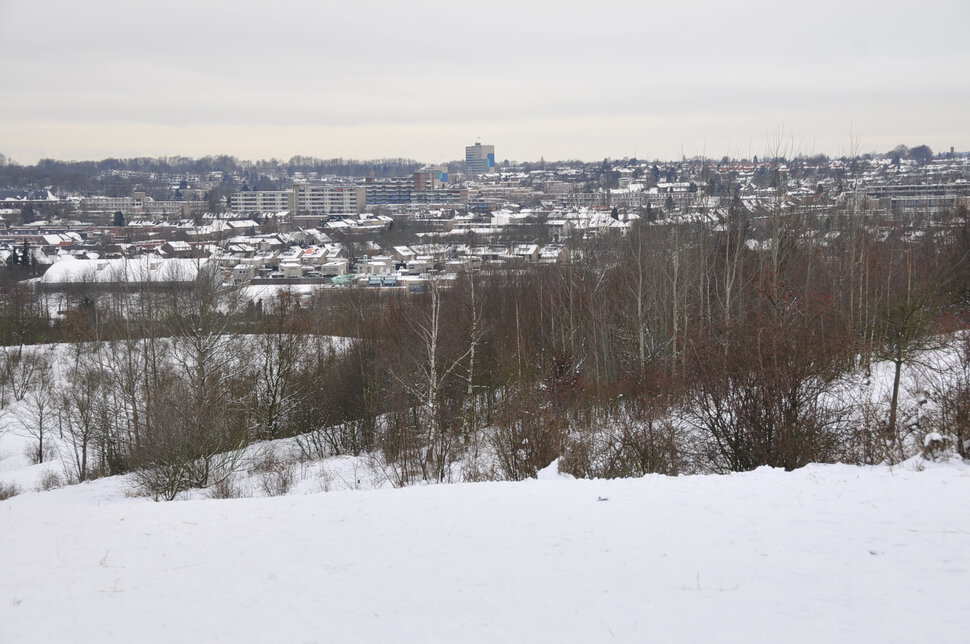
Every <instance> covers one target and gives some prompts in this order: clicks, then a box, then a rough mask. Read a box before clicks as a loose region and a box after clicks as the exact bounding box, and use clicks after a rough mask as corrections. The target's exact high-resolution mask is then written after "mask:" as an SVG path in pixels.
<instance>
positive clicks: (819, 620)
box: [0, 460, 970, 644]
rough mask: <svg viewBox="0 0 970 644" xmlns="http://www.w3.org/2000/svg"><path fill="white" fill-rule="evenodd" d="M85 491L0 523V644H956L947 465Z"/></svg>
mask: <svg viewBox="0 0 970 644" xmlns="http://www.w3.org/2000/svg"><path fill="white" fill-rule="evenodd" d="M918 470H921V471H918ZM101 484H102V483H101V482H95V483H91V484H84V485H81V486H71V487H70V488H64V489H62V490H56V491H52V492H44V493H37V492H27V493H24V494H22V495H20V496H17V497H14V498H12V499H9V500H7V501H4V502H2V503H0V641H2V642H55V641H60V642H105V641H114V642H166V643H172V642H462V643H463V644H467V643H469V642H530V643H534V642H557V643H561V642H583V643H589V642H613V641H617V642H745V643H750V642H813V643H814V642H966V641H968V639H970V635H968V633H970V600H968V592H967V589H968V587H970V512H968V511H967V509H968V508H970V467H968V466H967V465H965V464H962V463H958V462H953V461H951V462H949V463H944V464H937V463H927V464H925V466H924V465H921V464H920V463H919V462H918V461H915V460H914V461H909V462H907V463H905V464H903V465H901V466H897V467H895V468H892V469H890V468H888V467H875V468H861V467H850V466H841V465H833V466H821V465H820V466H812V467H807V468H804V469H802V470H799V471H796V472H791V473H785V472H782V471H777V470H770V469H760V470H756V471H754V472H750V473H746V474H737V475H732V476H694V477H680V478H665V477H660V476H651V477H646V478H643V479H635V480H614V481H584V480H564V479H554V480H538V481H527V482H522V483H481V484H460V485H439V486H427V487H417V488H408V489H399V490H395V489H381V490H370V491H360V492H356V491H340V492H329V493H322V492H321V493H314V494H306V495H302V496H284V497H276V498H250V499H237V500H192V501H181V502H173V503H151V502H144V501H134V500H132V499H125V498H124V497H123V496H122V495H121V494H119V495H118V496H117V497H115V498H114V499H113V500H112V499H111V498H108V497H105V501H104V502H103V504H101V505H92V504H89V503H76V504H71V503H65V502H63V495H65V494H77V492H78V491H80V490H78V489H79V488H80V489H83V488H84V487H86V486H97V485H101ZM72 490H74V491H73V492H72ZM58 498H61V499H62V500H61V502H58V501H57V499H58Z"/></svg>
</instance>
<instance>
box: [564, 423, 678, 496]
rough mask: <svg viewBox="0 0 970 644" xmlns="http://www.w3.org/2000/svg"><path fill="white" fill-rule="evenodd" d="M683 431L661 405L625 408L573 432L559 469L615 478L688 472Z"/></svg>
mask: <svg viewBox="0 0 970 644" xmlns="http://www.w3.org/2000/svg"><path fill="white" fill-rule="evenodd" d="M689 470H690V467H689V465H688V458H687V455H686V449H685V436H684V431H683V430H682V429H681V428H680V427H679V426H678V425H677V424H676V423H675V422H674V421H673V420H672V419H671V417H670V415H669V413H667V412H661V410H647V409H644V408H642V407H639V406H637V407H629V408H625V409H622V410H619V411H618V412H617V413H614V414H608V415H605V417H603V418H602V419H599V420H598V421H597V422H596V423H594V424H593V425H592V426H590V427H587V428H583V429H580V430H579V431H574V432H573V433H572V434H571V435H570V438H569V440H568V442H567V445H566V451H565V454H564V455H563V458H562V461H561V462H560V471H562V472H566V473H569V474H572V475H573V476H577V477H584V478H619V477H628V476H643V475H645V474H668V475H676V474H680V473H683V472H685V471H689Z"/></svg>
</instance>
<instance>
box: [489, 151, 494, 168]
mask: <svg viewBox="0 0 970 644" xmlns="http://www.w3.org/2000/svg"><path fill="white" fill-rule="evenodd" d="M488 167H490V168H494V167H495V153H494V152H491V153H489V155H488Z"/></svg>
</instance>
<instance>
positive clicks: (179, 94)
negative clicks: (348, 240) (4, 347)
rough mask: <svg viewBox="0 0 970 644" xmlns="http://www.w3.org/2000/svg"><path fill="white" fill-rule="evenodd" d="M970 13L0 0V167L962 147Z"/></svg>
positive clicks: (908, 7) (968, 99)
mask: <svg viewBox="0 0 970 644" xmlns="http://www.w3.org/2000/svg"><path fill="white" fill-rule="evenodd" d="M968 24H970V3H968V2H966V0H952V1H945V0H942V1H941V0H923V1H921V2H912V1H911V0H910V1H907V2H897V1H895V0H885V1H883V2H856V1H853V0H841V1H839V2H833V1H830V0H820V1H818V2H812V3H805V2H800V3H791V2H777V1H772V2H765V1H761V0H753V1H752V0H738V1H737V2H734V3H715V2H701V1H698V0H680V1H678V2H671V1H669V0H667V1H665V2H652V1H644V0H640V1H637V2H626V1H615V2H614V1H609V0H606V1H602V2H573V1H571V0H559V1H557V2H548V1H547V2H534V1H532V0H519V1H518V2H508V1H506V0H490V1H489V2H480V3H474V4H472V3H465V2H440V1H439V2H425V1H423V0H412V1H411V2H385V1H373V2H364V1H361V2H340V3H336V2H319V1H316V2H303V1H295V0H277V1H276V2H271V3H255V2H246V1H244V0H236V1H234V2H225V1H223V0H207V1H205V2H199V1H197V0H193V1H191V2H186V1H183V0H173V1H167V2H152V3H141V2H130V1H114V0H110V1H109V0H88V1H86V2H77V1H76V0H71V1H67V2H64V1H61V0H45V1H43V2H24V1H23V0H0V43H3V47H2V50H0V79H2V81H0V153H2V154H5V155H6V156H7V157H10V158H12V159H14V160H16V161H17V162H19V163H34V162H36V161H37V160H38V159H40V158H59V159H78V160H80V159H101V158H106V157H135V156H172V155H184V156H194V157H198V156H204V155H208V154H213V155H214V154H230V155H234V156H237V157H239V158H242V159H260V158H272V157H275V158H279V159H289V158H290V157H292V156H294V155H306V156H315V157H321V158H333V157H346V158H357V159H373V158H393V157H407V158H413V159H417V160H419V161H424V162H429V163H439V162H445V161H449V160H454V159H460V158H463V156H464V146H466V145H470V144H472V143H474V142H475V141H481V142H483V143H486V144H492V145H494V146H495V152H496V157H497V158H498V159H499V160H503V159H509V160H516V161H531V160H538V159H540V158H545V159H546V160H554V159H582V160H598V159H603V158H607V157H609V158H623V157H638V158H644V159H679V158H681V156H687V157H693V156H698V155H702V156H706V157H712V158H721V157H722V156H725V155H727V156H735V157H750V156H751V155H755V154H756V155H764V154H772V153H777V152H780V153H783V154H786V155H787V156H791V155H795V154H816V153H825V154H830V155H839V156H841V155H844V154H853V153H858V154H861V153H865V152H885V151H887V150H889V149H891V148H893V147H895V146H896V145H897V144H906V145H909V146H910V147H913V146H916V145H921V144H926V145H929V146H930V147H932V148H933V149H934V150H935V151H946V150H949V148H950V147H951V146H953V147H955V148H956V150H958V151H961V150H966V151H970V123H968V115H970V82H968V77H967V74H968V72H970V38H967V37H966V33H965V30H966V26H967V25H968Z"/></svg>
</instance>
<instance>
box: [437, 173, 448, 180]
mask: <svg viewBox="0 0 970 644" xmlns="http://www.w3.org/2000/svg"><path fill="white" fill-rule="evenodd" d="M438 181H441V182H442V183H448V173H447V172H439V173H438Z"/></svg>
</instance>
